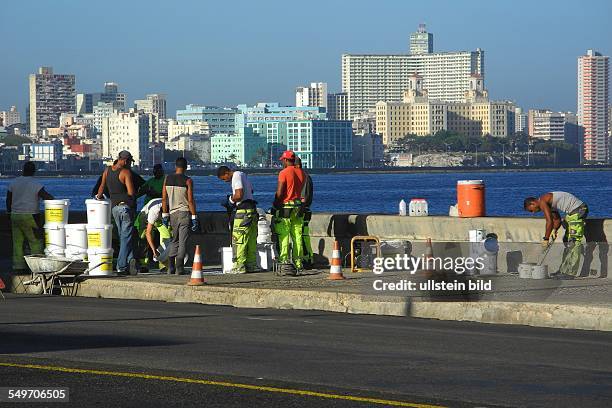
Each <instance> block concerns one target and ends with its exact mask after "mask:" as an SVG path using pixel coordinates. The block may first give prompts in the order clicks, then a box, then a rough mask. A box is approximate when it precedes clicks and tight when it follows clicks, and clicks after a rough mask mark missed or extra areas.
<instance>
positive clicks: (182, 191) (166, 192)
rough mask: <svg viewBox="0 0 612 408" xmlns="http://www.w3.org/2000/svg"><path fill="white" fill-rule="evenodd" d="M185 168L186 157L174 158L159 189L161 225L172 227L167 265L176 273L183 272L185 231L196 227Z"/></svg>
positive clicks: (195, 229)
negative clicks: (171, 166) (160, 196)
mask: <svg viewBox="0 0 612 408" xmlns="http://www.w3.org/2000/svg"><path fill="white" fill-rule="evenodd" d="M186 170H187V160H186V159H185V158H184V157H179V158H178V159H176V162H175V173H174V174H169V175H167V176H166V178H165V180H164V185H163V189H162V211H163V212H162V224H163V225H164V226H166V227H168V225H170V227H171V228H172V244H171V246H170V250H169V258H168V268H169V270H174V271H175V273H176V274H177V275H182V274H184V270H183V265H184V259H185V254H186V252H187V239H188V238H189V232H190V230H191V231H192V232H196V231H198V230H199V229H200V222H199V221H198V216H197V213H196V206H195V201H194V199H193V180H192V179H191V178H190V177H187V175H185V171H186Z"/></svg>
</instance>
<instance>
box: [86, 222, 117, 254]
mask: <svg viewBox="0 0 612 408" xmlns="http://www.w3.org/2000/svg"><path fill="white" fill-rule="evenodd" d="M86 228H87V248H88V249H92V248H98V249H109V248H112V247H113V226H112V225H102V226H91V225H89V224H87V227H86Z"/></svg>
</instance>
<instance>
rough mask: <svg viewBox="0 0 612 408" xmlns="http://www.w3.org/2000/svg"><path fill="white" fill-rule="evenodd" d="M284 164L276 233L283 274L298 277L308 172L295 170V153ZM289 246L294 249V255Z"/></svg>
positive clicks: (283, 159)
mask: <svg viewBox="0 0 612 408" xmlns="http://www.w3.org/2000/svg"><path fill="white" fill-rule="evenodd" d="M280 161H281V162H282V163H283V167H284V169H283V170H282V171H281V172H280V173H279V174H278V184H277V187H276V195H275V196H274V204H273V207H274V209H275V217H274V231H275V232H276V234H277V235H278V244H279V247H280V250H279V252H280V253H279V261H280V264H281V265H280V270H281V272H283V273H286V274H291V275H295V274H296V272H299V271H301V270H302V256H303V247H302V224H303V222H304V220H303V216H302V214H301V211H300V207H301V206H302V201H301V197H302V187H303V184H304V172H303V171H302V169H300V168H298V167H296V166H295V153H294V152H292V151H291V150H287V151H285V152H284V153H283V154H282V156H281V157H280ZM289 245H291V246H292V248H293V250H292V251H291V253H290V251H289ZM294 267H295V268H294Z"/></svg>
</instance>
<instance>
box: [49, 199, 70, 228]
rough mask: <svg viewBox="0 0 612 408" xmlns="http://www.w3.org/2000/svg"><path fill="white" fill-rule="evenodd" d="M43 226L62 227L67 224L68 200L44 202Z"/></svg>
mask: <svg viewBox="0 0 612 408" xmlns="http://www.w3.org/2000/svg"><path fill="white" fill-rule="evenodd" d="M44 203H45V225H64V224H66V223H68V207H70V200H45V201H44Z"/></svg>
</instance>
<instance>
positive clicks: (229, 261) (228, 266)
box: [221, 247, 234, 273]
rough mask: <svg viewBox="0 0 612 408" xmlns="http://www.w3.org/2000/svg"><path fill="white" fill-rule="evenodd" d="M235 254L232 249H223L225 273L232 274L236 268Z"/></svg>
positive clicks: (222, 258) (222, 256)
mask: <svg viewBox="0 0 612 408" xmlns="http://www.w3.org/2000/svg"><path fill="white" fill-rule="evenodd" d="M233 258H234V252H233V251H232V247H223V248H221V260H222V261H223V262H222V263H223V273H230V272H231V271H232V268H233V267H234V260H233Z"/></svg>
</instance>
